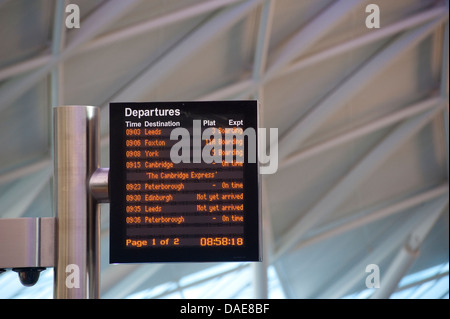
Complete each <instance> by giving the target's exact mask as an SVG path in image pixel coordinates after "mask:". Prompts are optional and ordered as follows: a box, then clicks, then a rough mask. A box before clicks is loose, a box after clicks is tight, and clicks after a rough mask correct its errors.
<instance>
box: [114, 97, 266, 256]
mask: <svg viewBox="0 0 450 319" xmlns="http://www.w3.org/2000/svg"><path fill="white" fill-rule="evenodd" d="M125 107H128V108H132V109H147V108H148V109H152V108H155V107H158V108H184V109H186V108H187V109H190V110H191V111H193V112H194V113H195V112H203V111H204V112H211V114H217V113H223V114H232V113H242V114H243V116H244V123H245V125H244V129H245V128H248V127H253V128H254V129H255V132H256V146H255V147H256V154H258V151H259V150H258V147H259V145H258V127H259V114H258V113H259V110H258V109H259V107H258V102H257V101H199V102H142V103H141V102H131V103H125V102H120V103H110V108H109V117H110V122H109V124H110V171H109V183H108V185H109V194H110V263H114V264H115V263H145V262H226V261H229V262H242V261H261V260H262V249H261V246H262V240H261V239H262V236H261V204H260V202H261V191H260V174H259V161H258V155H257V156H256V158H257V159H256V163H248V161H247V156H246V157H245V161H244V180H245V183H244V212H245V211H254V212H255V213H252V214H248V215H245V218H244V236H243V237H244V242H245V245H243V246H231V245H230V246H202V247H197V246H180V247H174V246H170V247H140V248H137V247H126V246H125V244H124V243H125V238H126V233H125V232H126V222H125V218H123V217H124V216H125V215H123V214H124V213H123V212H124V211H125V209H124V208H125V207H124V206H125V205H126V203H125V200H123V199H124V197H125V196H124V193H125V185H124V183H126V168H125V167H126V166H125V161H126V158H125V155H124V154H125V151H126V147H125V140H126V136H125V130H126V128H125V115H124V109H125ZM210 110H213V111H210ZM214 112H215V113H214ZM121 212H122V213H121ZM125 214H126V213H125Z"/></svg>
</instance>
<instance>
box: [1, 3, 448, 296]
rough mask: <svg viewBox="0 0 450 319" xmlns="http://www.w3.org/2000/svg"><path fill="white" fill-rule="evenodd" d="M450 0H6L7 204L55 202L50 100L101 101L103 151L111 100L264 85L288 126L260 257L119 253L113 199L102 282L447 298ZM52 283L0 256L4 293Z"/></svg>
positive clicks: (179, 292)
mask: <svg viewBox="0 0 450 319" xmlns="http://www.w3.org/2000/svg"><path fill="white" fill-rule="evenodd" d="M68 4H76V5H77V6H78V8H79V10H80V25H79V28H69V27H68V26H70V23H69V25H66V19H67V18H69V22H74V20H72V19H71V17H70V16H69V15H70V14H71V12H66V7H67V5H68ZM370 4H376V5H377V7H378V8H379V12H377V10H370V9H371V8H373V6H368V5H370ZM447 12H448V1H439V0H436V1H434V0H396V1H390V0H369V1H364V0H340V1H333V0H301V1H300V0H183V1H178V0H127V1H123V0H78V1H72V0H71V1H63V0H62V1H59V0H33V1H29V0H0V43H1V45H0V218H18V217H51V216H53V211H52V201H53V199H52V197H53V194H52V193H53V190H52V174H53V162H52V148H53V146H52V109H53V107H55V106H58V105H73V104H75V105H95V106H99V107H101V142H102V143H101V145H102V146H101V159H102V167H108V166H109V160H108V157H109V130H110V128H109V125H108V104H109V102H119V101H171V100H172V101H174V100H177V101H182V100H187V101H188V100H233V99H257V100H259V101H260V103H261V127H265V128H278V132H279V144H278V148H279V166H278V171H277V172H276V173H275V174H271V175H264V176H263V177H262V194H263V196H262V208H263V236H264V243H265V245H264V253H265V254H264V257H265V258H264V261H263V262H262V263H182V264H179V263H171V264H139V265H109V207H108V205H107V204H103V205H102V208H101V220H102V225H101V240H102V242H101V295H102V297H103V298H253V297H257V298H370V297H374V298H375V297H378V298H449V214H448V210H449V209H448V198H449V195H448V136H449V133H448V37H449V36H448V13H447ZM377 17H379V24H377ZM370 265H375V266H376V267H377V268H378V269H379V274H380V280H381V282H380V288H370V285H367V284H366V283H367V282H368V281H369V283H370V282H371V281H370V280H368V279H371V278H372V277H370V276H373V275H376V274H375V273H374V272H373V271H372V270H370V269H373V268H370V267H371V266H370ZM368 266H369V268H367V267H368ZM366 268H367V269H368V270H367V271H366ZM384 279H385V280H384ZM383 280H384V281H383ZM368 286H369V287H368ZM52 290H53V271H52V269H47V270H45V271H43V272H42V273H41V279H40V280H39V282H38V283H37V284H36V285H35V286H34V287H31V288H25V287H23V286H22V285H21V284H20V282H19V280H18V278H17V274H16V273H15V272H12V271H7V272H5V273H3V274H0V298H52Z"/></svg>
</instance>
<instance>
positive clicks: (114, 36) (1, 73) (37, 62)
mask: <svg viewBox="0 0 450 319" xmlns="http://www.w3.org/2000/svg"><path fill="white" fill-rule="evenodd" d="M240 1H242V0H209V1H207V2H200V3H198V4H194V5H190V6H188V7H186V8H183V9H180V10H177V11H174V12H169V13H167V14H164V15H161V16H158V17H155V18H153V19H151V20H146V21H144V22H140V23H137V24H134V25H132V26H129V27H125V28H122V29H120V30H117V31H113V32H110V33H107V34H105V35H101V36H99V37H97V38H95V39H93V40H91V41H89V42H88V43H86V44H85V45H83V46H82V47H81V48H80V49H79V50H77V53H84V52H89V51H91V50H95V49H99V48H102V47H104V46H106V45H109V44H111V43H116V42H117V41H122V40H125V39H127V40H128V39H130V38H131V37H136V36H138V35H141V34H143V33H146V32H150V31H152V30H154V29H157V28H161V27H164V26H167V25H170V24H174V23H177V22H180V21H183V20H186V19H189V18H193V17H196V16H199V15H201V14H205V13H208V12H210V11H213V10H217V9H220V8H221V7H224V6H228V5H231V4H233V3H236V2H240ZM51 57H52V56H51V54H49V53H47V54H46V55H43V56H39V57H34V58H31V59H28V60H25V61H21V62H18V63H16V64H13V65H11V66H8V67H5V68H3V69H0V80H3V79H6V78H8V77H12V76H16V75H19V74H21V73H24V72H28V71H31V70H33V69H36V68H38V67H41V66H43V65H45V64H46V63H47V62H48V61H50V59H51Z"/></svg>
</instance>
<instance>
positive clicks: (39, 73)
mask: <svg viewBox="0 0 450 319" xmlns="http://www.w3.org/2000/svg"><path fill="white" fill-rule="evenodd" d="M140 1H141V0H127V1H123V0H109V1H108V2H106V3H105V4H104V5H102V6H101V7H100V8H99V9H97V10H96V11H95V12H94V13H93V14H91V15H90V16H89V17H88V18H86V20H85V21H83V25H82V27H81V28H80V29H79V30H78V31H77V33H76V34H75V36H74V37H73V38H72V40H71V42H70V43H69V44H68V45H67V47H66V49H65V50H64V51H63V52H61V53H60V54H59V55H55V56H53V57H52V58H51V59H50V60H49V61H48V62H47V64H46V65H44V66H42V67H41V68H40V69H38V70H35V71H34V72H32V73H30V74H28V75H27V76H25V77H23V78H19V79H17V80H13V81H10V82H7V83H5V84H4V85H3V86H2V87H0V111H1V110H3V109H5V108H6V107H8V106H9V105H11V104H12V103H13V102H14V101H15V100H16V99H17V98H19V97H20V96H21V95H22V94H23V93H25V92H26V91H28V90H29V89H31V88H32V87H33V86H35V85H36V84H37V83H38V82H39V81H41V80H42V79H43V78H44V77H46V76H47V75H48V74H49V72H50V71H51V70H52V69H53V68H54V67H55V66H56V65H57V64H58V63H61V62H63V61H65V60H67V59H68V58H70V57H71V56H72V55H73V54H75V53H76V52H77V50H78V49H79V48H80V47H81V46H82V45H84V44H85V43H87V42H88V41H90V40H92V39H93V38H94V37H95V36H97V35H99V34H100V33H101V32H103V31H104V30H105V29H106V27H108V26H109V25H111V24H112V23H114V21H117V20H118V19H119V18H121V17H122V16H123V15H125V14H126V13H128V12H129V11H130V10H131V9H132V8H133V7H134V6H135V5H137V4H138V3H139V2H140Z"/></svg>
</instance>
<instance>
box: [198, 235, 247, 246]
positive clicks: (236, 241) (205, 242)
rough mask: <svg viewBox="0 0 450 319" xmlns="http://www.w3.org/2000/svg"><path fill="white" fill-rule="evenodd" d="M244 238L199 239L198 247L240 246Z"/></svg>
mask: <svg viewBox="0 0 450 319" xmlns="http://www.w3.org/2000/svg"><path fill="white" fill-rule="evenodd" d="M242 245H244V238H242V237H201V238H200V246H202V247H205V246H242Z"/></svg>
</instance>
